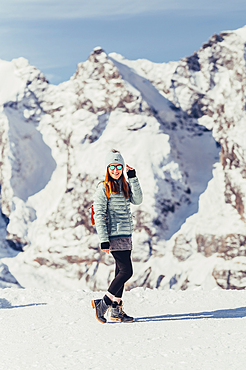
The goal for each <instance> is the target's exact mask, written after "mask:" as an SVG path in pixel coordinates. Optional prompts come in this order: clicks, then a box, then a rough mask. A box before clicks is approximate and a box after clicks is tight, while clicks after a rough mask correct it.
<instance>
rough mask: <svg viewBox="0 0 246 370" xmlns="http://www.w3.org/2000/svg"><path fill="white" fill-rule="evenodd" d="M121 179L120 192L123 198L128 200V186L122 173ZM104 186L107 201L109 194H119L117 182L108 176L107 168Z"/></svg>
mask: <svg viewBox="0 0 246 370" xmlns="http://www.w3.org/2000/svg"><path fill="white" fill-rule="evenodd" d="M121 177H122V191H123V194H124V197H125V198H126V199H127V198H129V188H128V184H127V182H126V178H125V176H124V173H123V172H122V175H121ZM104 184H105V189H106V195H107V199H108V198H109V196H110V194H111V193H112V194H120V187H119V184H118V183H117V181H115V180H114V179H113V178H112V177H111V176H110V174H109V170H108V168H107V172H106V176H105V180H104Z"/></svg>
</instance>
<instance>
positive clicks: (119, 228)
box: [93, 177, 143, 243]
mask: <svg viewBox="0 0 246 370" xmlns="http://www.w3.org/2000/svg"><path fill="white" fill-rule="evenodd" d="M119 182H120V187H121V186H122V180H121V179H120V180H119ZM128 185H129V190H130V197H129V198H128V199H126V198H125V197H124V194H123V192H122V190H121V191H120V194H110V196H109V199H108V201H107V196H106V191H105V186H104V183H103V182H100V183H99V184H98V186H97V190H96V193H95V197H94V203H93V205H94V210H95V215H94V219H95V224H96V230H97V234H98V236H99V239H100V242H101V243H104V242H108V241H109V238H110V237H117V236H119V237H124V236H130V235H131V234H132V232H133V222H132V215H131V210H130V203H132V204H135V205H138V204H141V203H142V198H143V196H142V190H141V187H140V184H139V181H138V178H137V177H132V178H129V179H128Z"/></svg>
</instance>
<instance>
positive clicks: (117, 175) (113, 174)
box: [108, 163, 123, 180]
mask: <svg viewBox="0 0 246 370" xmlns="http://www.w3.org/2000/svg"><path fill="white" fill-rule="evenodd" d="M110 166H114V169H113V170H111V169H110ZM117 166H120V164H119V163H110V165H109V166H108V172H109V174H110V176H111V177H112V178H113V179H114V180H118V179H119V178H120V176H121V175H122V172H123V167H122V168H121V170H118V168H117Z"/></svg>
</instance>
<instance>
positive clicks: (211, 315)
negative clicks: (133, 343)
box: [135, 307, 246, 322]
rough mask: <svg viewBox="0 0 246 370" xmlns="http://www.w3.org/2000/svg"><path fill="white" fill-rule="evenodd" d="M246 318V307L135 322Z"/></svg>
mask: <svg viewBox="0 0 246 370" xmlns="http://www.w3.org/2000/svg"><path fill="white" fill-rule="evenodd" d="M243 317H246V307H239V308H233V309H225V310H216V311H204V312H197V313H187V314H185V313H182V314H171V315H161V316H147V317H138V318H136V319H135V322H150V321H169V320H198V319H236V318H243Z"/></svg>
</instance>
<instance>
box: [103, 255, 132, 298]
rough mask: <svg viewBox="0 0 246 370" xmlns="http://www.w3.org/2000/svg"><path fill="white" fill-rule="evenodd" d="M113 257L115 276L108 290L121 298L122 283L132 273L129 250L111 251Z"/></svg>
mask: <svg viewBox="0 0 246 370" xmlns="http://www.w3.org/2000/svg"><path fill="white" fill-rule="evenodd" d="M111 253H112V255H113V257H114V259H115V264H116V265H115V278H114V280H113V281H112V283H111V284H110V286H109V288H108V291H109V293H111V294H113V295H114V296H115V297H117V298H121V297H122V294H123V290H124V284H125V282H126V281H127V280H129V279H130V277H131V276H132V274H133V269H132V261H131V251H117V252H113V251H112V252H111Z"/></svg>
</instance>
